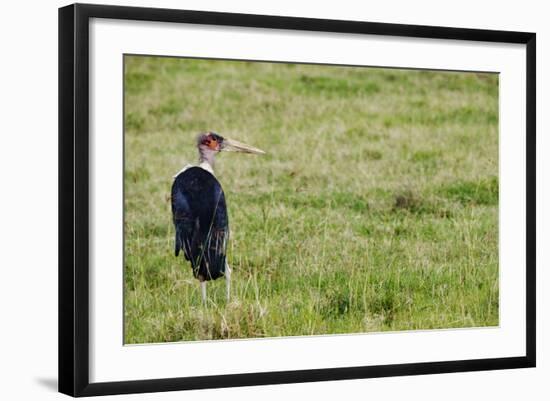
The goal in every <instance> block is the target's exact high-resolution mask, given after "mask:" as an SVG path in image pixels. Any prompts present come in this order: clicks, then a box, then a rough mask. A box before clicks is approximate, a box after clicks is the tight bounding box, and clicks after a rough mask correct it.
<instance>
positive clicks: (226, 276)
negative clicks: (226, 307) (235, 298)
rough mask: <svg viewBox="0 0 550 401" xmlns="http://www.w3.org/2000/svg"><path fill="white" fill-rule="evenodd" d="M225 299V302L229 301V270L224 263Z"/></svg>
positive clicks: (227, 265)
mask: <svg viewBox="0 0 550 401" xmlns="http://www.w3.org/2000/svg"><path fill="white" fill-rule="evenodd" d="M225 297H226V300H227V302H229V300H230V299H231V268H230V267H229V264H228V263H227V262H225Z"/></svg>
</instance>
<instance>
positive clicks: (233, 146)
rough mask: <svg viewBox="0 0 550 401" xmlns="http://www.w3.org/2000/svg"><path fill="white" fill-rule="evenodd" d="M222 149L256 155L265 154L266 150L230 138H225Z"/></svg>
mask: <svg viewBox="0 0 550 401" xmlns="http://www.w3.org/2000/svg"><path fill="white" fill-rule="evenodd" d="M222 150H223V151H226V152H242V153H254V154H256V155H265V152H264V151H263V150H261V149H258V148H255V147H254V146H250V145H247V144H245V143H242V142H239V141H235V140H233V139H229V138H224V140H223V145H222Z"/></svg>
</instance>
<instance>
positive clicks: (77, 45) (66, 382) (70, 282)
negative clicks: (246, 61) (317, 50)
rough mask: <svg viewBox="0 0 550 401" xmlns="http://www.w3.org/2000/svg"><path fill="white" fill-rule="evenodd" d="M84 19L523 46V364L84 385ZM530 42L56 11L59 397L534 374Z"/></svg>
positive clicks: (147, 12)
mask: <svg viewBox="0 0 550 401" xmlns="http://www.w3.org/2000/svg"><path fill="white" fill-rule="evenodd" d="M91 18H107V19H120V20H140V21H160V22H175V23H188V24H189V23H191V24H205V25H218V26H239V27H251V28H275V29H284V30H303V31H322V32H336V33H354V34H370V35H386V36H402V37H415V38H438V39H451V40H462V41H464V40H468V41H484V42H501V43H517V44H525V45H526V60H525V62H526V71H527V73H526V88H527V90H526V94H525V95H526V105H527V109H526V121H527V125H526V133H527V136H526V138H525V140H526V151H527V155H526V156H527V159H526V160H527V166H526V171H527V177H526V185H527V188H526V202H527V203H526V204H527V214H526V222H525V223H526V233H527V244H526V254H527V259H526V308H527V310H526V317H527V320H526V321H527V324H526V327H525V332H526V340H527V341H526V348H525V350H526V352H525V355H524V356H520V357H507V358H494V359H474V360H454V361H434V362H427V363H407V364H396V365H381V366H352V367H345V368H330V369H313V370H297V371H283V372H280V371H279V372H262V373H246V374H229V375H218V376H201V377H180V378H165V379H154V380H135V381H122V382H102V383H90V381H89V334H88V332H89V324H90V323H89V312H88V311H89V306H90V305H89V290H88V285H89V266H88V257H89V232H88V229H89V222H88V218H89V213H88V211H89V194H90V189H89V180H88V173H89V164H88V163H89V142H88V139H89V132H88V124H89V117H88V110H89V108H88V107H89V104H88V96H89V83H88V77H89V75H88V61H89V32H88V28H89V21H90V19H91ZM535 48H536V35H535V33H527V32H509V31H494V30H479V29H463V28H447V27H436V26H417V25H401V24H387V23H372V22H358V21H338V20H326V19H310V18H296V17H282V16H266V15H246V14H232V13H220V12H203V11H186V10H172V9H155V8H138V7H121V6H106V5H87V4H74V5H69V6H66V7H63V8H60V9H59V294H58V295H59V391H60V392H62V393H65V394H68V395H71V396H95V395H106V394H123V393H140V392H156V391H172V390H188V389H203V388H218V387H237V386H253V385H265V384H280V383H295V382H315V381H324V380H345V379H360V378H372V377H384V376H400V375H421V374H433V373H450V372H464V371H480V370H493V369H512V368H527V367H534V366H535V361H536V359H535V349H536V338H535V296H536V294H535V267H536V260H535V241H536V238H535V235H536V220H535V219H536V216H535V213H536V204H535V191H536V189H535V164H536V162H535V143H536V141H535V134H536V132H535V131H536V127H535V119H536V116H535V98H536V88H535V85H536V70H535V64H536V55H535V53H536V50H535Z"/></svg>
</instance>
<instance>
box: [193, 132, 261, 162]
mask: <svg viewBox="0 0 550 401" xmlns="http://www.w3.org/2000/svg"><path fill="white" fill-rule="evenodd" d="M197 146H198V148H199V153H200V154H201V158H204V159H206V160H208V161H210V160H211V159H212V157H213V156H214V154H216V153H218V152H222V151H225V152H241V153H253V154H257V155H263V154H265V152H264V151H263V150H261V149H258V148H255V147H254V146H250V145H246V144H244V143H241V142H238V141H236V140H234V139H229V138H224V137H223V136H221V135H218V134H216V133H215V132H205V133H203V134H200V135H199V137H198V139H197Z"/></svg>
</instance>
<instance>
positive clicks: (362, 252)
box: [59, 4, 535, 396]
mask: <svg viewBox="0 0 550 401" xmlns="http://www.w3.org/2000/svg"><path fill="white" fill-rule="evenodd" d="M59 216H60V220H59V232H60V234H59V235H60V237H59V390H60V391H61V392H63V393H66V394H69V395H73V396H92V395H103V394H120V393H134V392H151V391H169V390H185V389H200V388H213V387H229V386H249V385H262V384H277V383H291V382H306V381H321V380H342V379H356V378H370V377H381V376H397V375H418V374H428V373H440V372H461V371H475V370H488V369H510V368H525V367H532V366H535V34H534V33H524V32H507V31H488V30H475V29H463V28H445V27H431V26H414V25H397V24H389V23H370V22H359V21H337V20H320V19H308V18H295V17H281V16H264V15H243V14H231V13H216V12H202V11H184V10H168V9H152V8H136V7H118V6H102V5H86V4H78V5H70V6H67V7H64V8H61V9H60V10H59Z"/></svg>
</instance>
